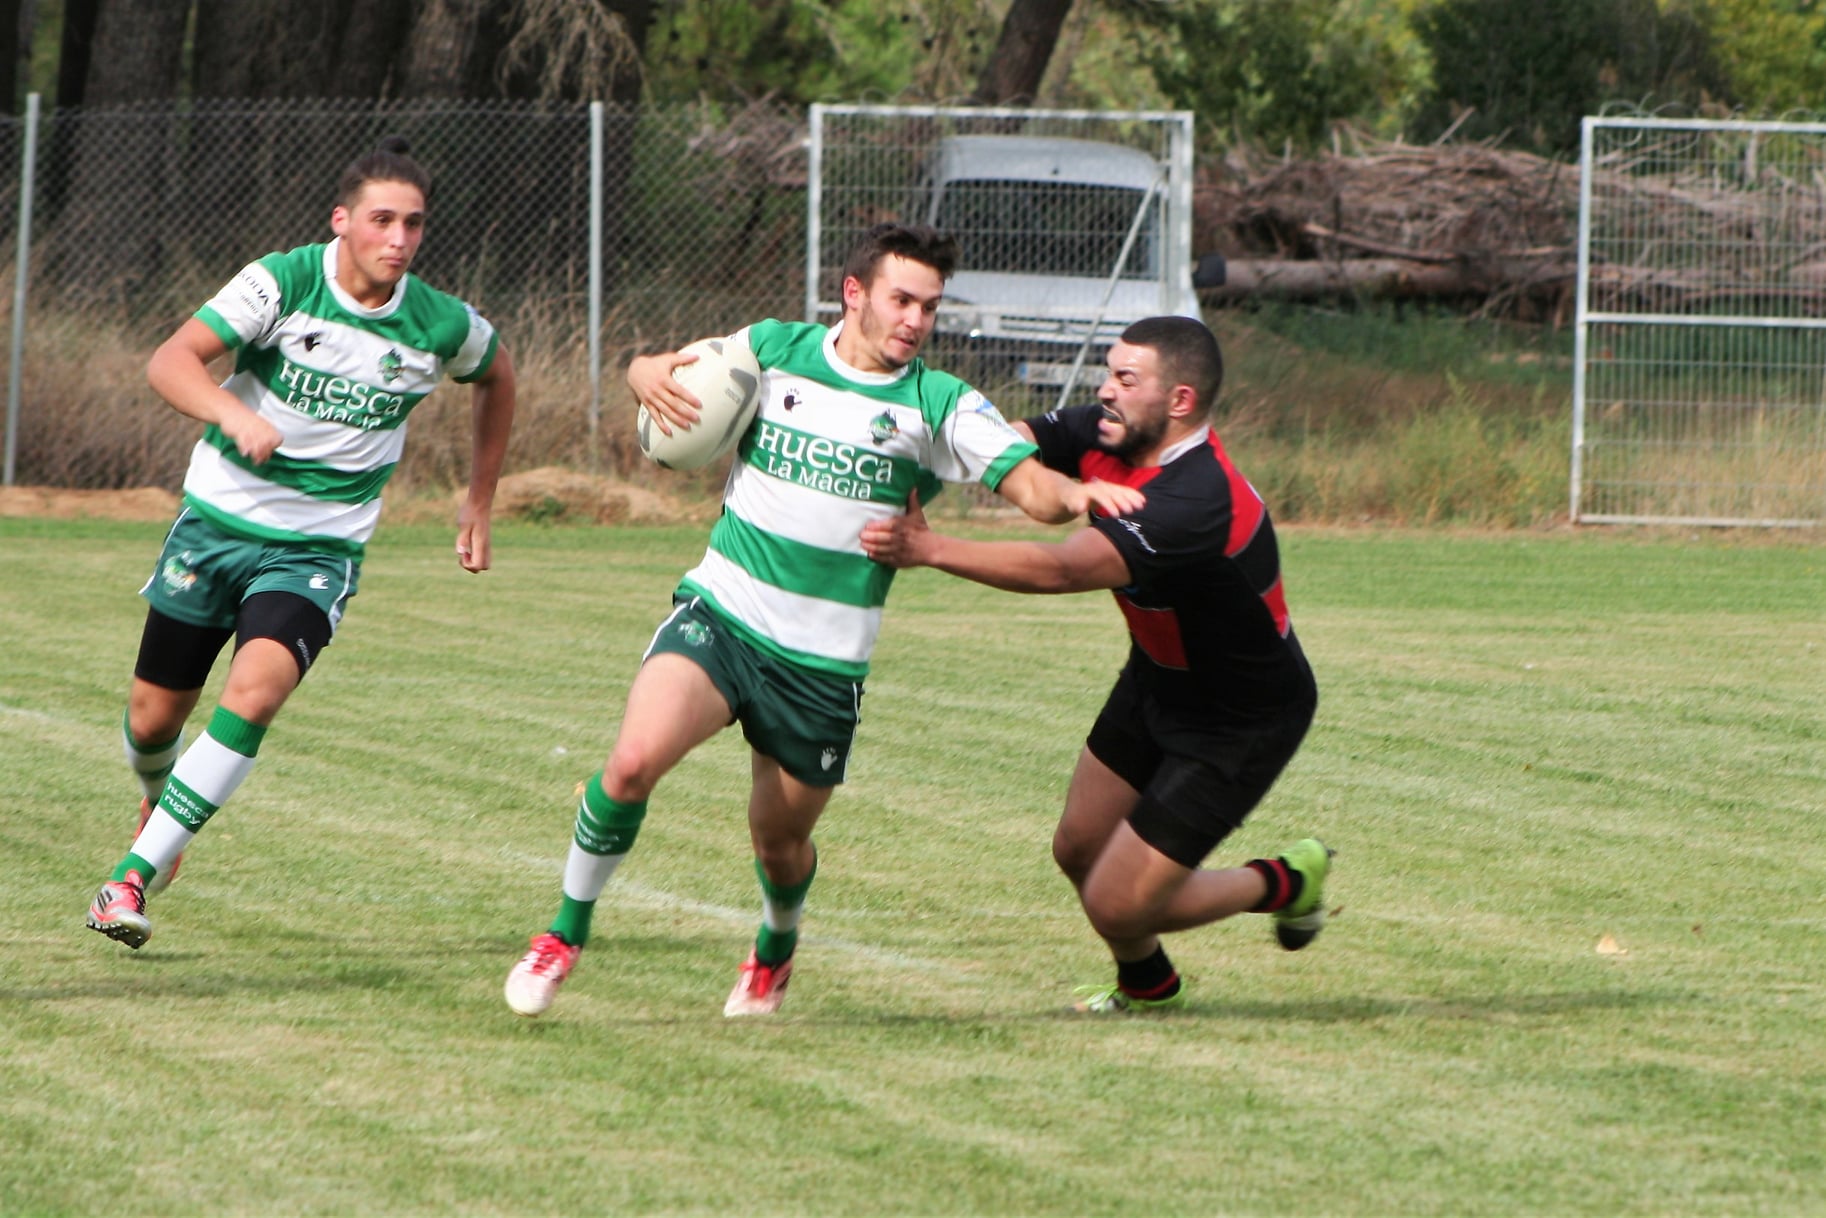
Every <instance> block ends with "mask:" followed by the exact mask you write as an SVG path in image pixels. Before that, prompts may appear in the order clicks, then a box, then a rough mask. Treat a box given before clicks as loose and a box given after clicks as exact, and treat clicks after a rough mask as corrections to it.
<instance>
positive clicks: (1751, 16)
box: [1705, 0, 1826, 115]
mask: <svg viewBox="0 0 1826 1218" xmlns="http://www.w3.org/2000/svg"><path fill="white" fill-rule="evenodd" d="M1705 15H1706V19H1707V20H1706V27H1707V29H1708V30H1709V32H1710V34H1711V37H1712V45H1713V48H1714V52H1715V54H1716V56H1717V59H1718V65H1719V69H1720V70H1721V71H1722V72H1723V73H1724V75H1725V77H1726V78H1727V79H1728V80H1729V81H1730V83H1731V91H1732V92H1733V93H1734V94H1735V95H1736V97H1737V98H1738V100H1739V101H1740V102H1742V104H1743V105H1744V106H1746V107H1748V108H1750V109H1751V110H1754V111H1757V112H1759V113H1764V114H1772V115H1778V114H1782V113H1784V112H1787V111H1792V110H1812V111H1819V110H1821V109H1822V108H1826V90H1823V89H1822V83H1823V82H1826V3H1823V2H1822V0H1710V2H1709V3H1708V4H1707V5H1706V10H1705Z"/></svg>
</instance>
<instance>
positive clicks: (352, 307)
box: [323, 237, 406, 317]
mask: <svg viewBox="0 0 1826 1218" xmlns="http://www.w3.org/2000/svg"><path fill="white" fill-rule="evenodd" d="M341 248H342V238H341V237H332V238H331V239H330V243H329V244H328V245H326V246H324V247H323V281H324V282H325V283H327V284H329V285H330V291H331V293H333V294H334V295H335V297H336V303H337V304H339V305H341V306H342V307H343V308H345V309H347V310H348V311H349V312H351V313H353V314H355V316H357V317H386V316H389V315H390V314H391V313H392V312H393V310H395V309H397V308H399V302H400V301H402V300H404V299H405V298H406V277H405V276H404V275H401V276H400V277H399V282H398V283H396V284H394V285H393V295H392V296H389V297H388V298H387V303H386V304H384V305H381V306H380V307H379V308H378V309H370V308H369V307H368V306H367V305H365V304H362V303H361V302H360V301H359V300H356V299H355V298H354V297H353V296H351V295H349V293H348V292H347V291H346V290H345V289H344V288H343V286H342V285H341V284H340V283H337V282H336V251H337V250H339V249H341Z"/></svg>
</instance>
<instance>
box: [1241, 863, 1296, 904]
mask: <svg viewBox="0 0 1826 1218" xmlns="http://www.w3.org/2000/svg"><path fill="white" fill-rule="evenodd" d="M1244 866H1246V867H1248V868H1250V869H1251V870H1252V871H1255V872H1256V873H1258V874H1259V875H1260V876H1261V877H1262V879H1264V880H1266V881H1267V882H1268V894H1267V895H1266V896H1264V897H1263V898H1262V900H1261V903H1260V904H1259V905H1255V906H1253V907H1251V908H1250V910H1249V912H1250V913H1273V912H1274V911H1275V910H1277V909H1286V908H1287V907H1288V906H1289V905H1292V904H1293V903H1294V902H1295V901H1297V900H1299V899H1300V890H1301V889H1303V888H1305V887H1306V877H1305V876H1304V875H1302V874H1300V873H1299V872H1298V871H1295V870H1294V869H1293V868H1292V867H1289V866H1288V865H1287V860H1286V859H1284V858H1272V859H1250V860H1249V861H1248V862H1247V863H1245V864H1244Z"/></svg>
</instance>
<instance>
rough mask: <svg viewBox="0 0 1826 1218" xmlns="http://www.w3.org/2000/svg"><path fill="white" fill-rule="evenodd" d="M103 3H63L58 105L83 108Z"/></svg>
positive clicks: (98, 0) (66, 0)
mask: <svg viewBox="0 0 1826 1218" xmlns="http://www.w3.org/2000/svg"><path fill="white" fill-rule="evenodd" d="M100 11H101V0H64V5H63V37H62V43H61V45H60V46H59V47H58V51H57V104H58V105H59V106H80V105H82V101H83V91H84V89H85V88H86V87H87V86H88V83H89V53H90V51H91V50H92V49H93V48H94V45H95V19H96V17H97V16H98V15H99V13H100Z"/></svg>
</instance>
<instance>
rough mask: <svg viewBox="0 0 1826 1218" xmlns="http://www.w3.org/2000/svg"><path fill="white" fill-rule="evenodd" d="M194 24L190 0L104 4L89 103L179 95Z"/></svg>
mask: <svg viewBox="0 0 1826 1218" xmlns="http://www.w3.org/2000/svg"><path fill="white" fill-rule="evenodd" d="M189 20H190V0H101V7H100V10H99V11H98V12H97V14H96V20H95V41H94V44H93V54H92V55H91V57H90V61H89V72H88V84H87V86H86V87H85V89H84V96H83V101H84V104H85V105H88V106H118V105H123V104H125V103H128V102H140V101H168V100H170V99H172V98H174V97H176V96H177V95H178V84H179V82H180V81H181V80H182V79H183V65H184V26H185V25H186V23H188V21H189ZM127 214H131V213H127Z"/></svg>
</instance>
